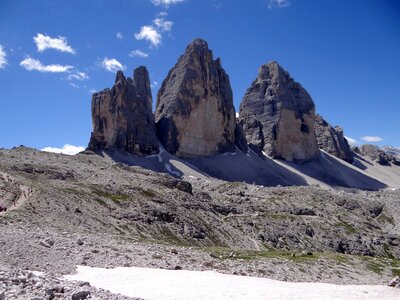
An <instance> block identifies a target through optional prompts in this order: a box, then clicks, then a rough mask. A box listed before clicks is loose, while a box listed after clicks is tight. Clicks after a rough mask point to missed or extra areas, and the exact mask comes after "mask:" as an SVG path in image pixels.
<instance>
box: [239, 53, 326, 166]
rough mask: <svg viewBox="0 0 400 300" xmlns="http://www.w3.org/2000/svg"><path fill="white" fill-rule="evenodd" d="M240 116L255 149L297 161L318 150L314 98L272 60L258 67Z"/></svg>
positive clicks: (308, 156)
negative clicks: (256, 75)
mask: <svg viewBox="0 0 400 300" xmlns="http://www.w3.org/2000/svg"><path fill="white" fill-rule="evenodd" d="M239 118H240V122H241V123H242V124H243V130H244V133H245V135H246V139H247V141H248V143H249V146H250V147H251V148H252V149H253V150H255V151H258V152H261V151H264V152H265V154H267V155H268V156H271V157H273V158H282V159H285V160H287V161H296V162H303V161H307V160H311V159H313V158H315V157H316V156H318V154H319V150H318V145H317V141H316V137H315V132H314V121H315V105H314V102H313V100H312V99H311V97H310V95H309V94H308V93H307V91H306V90H305V89H304V88H303V87H302V86H301V85H300V84H299V83H297V82H295V81H294V80H293V79H292V78H291V77H290V75H289V73H288V72H286V71H285V70H284V69H283V68H282V67H281V66H280V65H279V64H278V63H277V62H275V61H273V62H270V63H268V64H265V65H263V66H261V68H260V69H259V72H258V77H257V79H256V80H254V81H253V83H252V84H251V86H250V88H249V89H248V90H247V92H246V94H245V96H244V98H243V101H242V103H241V105H240V113H239Z"/></svg>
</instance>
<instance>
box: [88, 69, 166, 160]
mask: <svg viewBox="0 0 400 300" xmlns="http://www.w3.org/2000/svg"><path fill="white" fill-rule="evenodd" d="M92 122H93V132H92V135H91V138H90V142H89V146H88V148H89V149H91V150H101V149H103V150H111V149H118V150H123V151H126V152H129V153H133V154H137V155H148V154H155V153H158V141H157V135H156V129H155V123H154V117H153V113H152V95H151V90H150V79H149V73H148V72H147V69H146V68H145V67H139V68H137V69H135V70H134V74H133V79H132V78H129V77H128V78H125V76H124V74H123V73H122V71H118V73H117V75H116V78H115V84H114V86H113V87H112V88H111V89H105V90H103V91H101V92H99V93H95V94H93V97H92Z"/></svg>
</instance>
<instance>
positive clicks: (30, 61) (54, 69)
mask: <svg viewBox="0 0 400 300" xmlns="http://www.w3.org/2000/svg"><path fill="white" fill-rule="evenodd" d="M19 65H20V66H21V67H23V68H24V69H26V70H28V71H39V72H44V73H64V72H68V71H70V70H71V69H72V68H73V67H72V66H68V65H58V64H53V65H43V64H42V62H41V61H40V60H37V59H34V58H31V57H29V56H28V57H27V58H25V59H24V60H23V61H21V62H20V63H19Z"/></svg>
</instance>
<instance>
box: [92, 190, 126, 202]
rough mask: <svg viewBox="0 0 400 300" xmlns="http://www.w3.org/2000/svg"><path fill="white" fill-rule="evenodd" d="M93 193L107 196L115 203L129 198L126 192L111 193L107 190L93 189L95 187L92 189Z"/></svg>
mask: <svg viewBox="0 0 400 300" xmlns="http://www.w3.org/2000/svg"><path fill="white" fill-rule="evenodd" d="M93 193H94V194H96V195H97V196H100V197H104V198H108V199H110V200H112V201H114V202H116V203H119V202H121V201H126V200H129V198H130V197H129V195H126V194H121V193H116V194H112V193H109V192H105V191H100V190H95V189H94V190H93Z"/></svg>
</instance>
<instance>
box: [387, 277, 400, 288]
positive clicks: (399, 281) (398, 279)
mask: <svg viewBox="0 0 400 300" xmlns="http://www.w3.org/2000/svg"><path fill="white" fill-rule="evenodd" d="M398 285H400V276H396V277H395V278H393V279H392V280H391V281H390V282H389V286H392V287H395V286H398Z"/></svg>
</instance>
